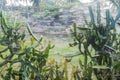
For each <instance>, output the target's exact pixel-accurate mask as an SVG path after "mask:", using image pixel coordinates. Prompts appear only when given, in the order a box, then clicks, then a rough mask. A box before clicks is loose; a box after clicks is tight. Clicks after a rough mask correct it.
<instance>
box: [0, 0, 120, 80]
mask: <svg viewBox="0 0 120 80" xmlns="http://www.w3.org/2000/svg"><path fill="white" fill-rule="evenodd" d="M31 1H32V2H33V5H32V6H26V7H21V8H20V7H14V6H11V7H8V8H5V7H6V6H4V5H3V4H2V6H1V8H2V9H3V10H2V11H1V12H0V24H1V26H0V31H1V32H0V79H1V80H119V79H120V45H119V44H120V34H119V33H118V32H117V28H116V27H119V24H120V23H119V18H120V8H119V4H118V2H117V1H116V0H111V3H110V4H112V5H113V8H114V9H115V11H116V13H117V14H116V15H113V14H112V13H111V10H112V9H105V10H104V13H103V12H102V11H103V10H102V9H101V4H100V3H99V2H95V4H96V5H94V6H96V8H95V7H94V6H89V7H88V9H87V11H88V12H89V14H88V15H86V14H82V15H81V16H82V17H83V23H82V24H79V23H77V22H75V21H73V22H70V23H71V24H65V23H64V24H62V25H60V24H58V22H59V23H62V22H60V21H62V20H63V18H65V17H61V15H62V16H63V12H64V11H66V10H68V9H70V10H71V8H73V7H72V6H76V5H77V7H78V5H80V4H81V3H79V2H78V0H64V1H59V0H56V1H55V2H54V1H49V0H45V1H43V0H31ZM59 2H61V3H62V4H61V3H60V4H59ZM76 2H77V3H76ZM4 3H6V2H4ZM66 3H67V4H66ZM81 5H82V4H81ZM15 9H17V10H18V11H19V9H21V10H23V11H24V10H25V13H20V14H22V17H24V19H25V20H24V21H23V19H22V17H20V16H21V15H19V12H18V13H17V14H16V15H14V14H13V15H10V11H14V10H15ZM64 9H65V10H64ZM74 9H75V7H74V8H73V9H72V10H74ZM9 10H10V11H9ZM30 10H31V11H32V10H33V12H29V11H30ZM15 11H16V10H15ZM27 11H28V13H26V12H27ZM77 12H78V11H77ZM41 13H42V15H39V14H41ZM66 13H67V15H68V13H69V12H67V11H66ZM66 13H65V14H66ZM73 13H75V12H73ZM31 15H32V17H33V18H31V17H30V16H31ZM67 15H65V16H67ZM103 15H105V16H104V17H103ZM81 16H80V17H81ZM19 17H20V18H19ZM69 17H70V16H69ZM74 17H75V16H74ZM77 17H78V16H77ZM36 18H37V21H39V20H40V21H41V20H45V22H46V21H47V20H49V21H51V20H52V21H51V23H50V24H48V25H49V26H52V27H53V28H51V27H47V31H51V30H52V29H54V30H55V29H56V27H57V26H58V25H59V27H60V26H64V28H58V29H61V30H60V31H62V30H64V29H66V28H67V29H66V30H67V31H68V33H69V34H68V35H70V36H68V35H67V34H63V32H61V34H62V37H60V36H59V37H58V36H57V37H56V38H53V35H56V34H57V35H59V33H57V32H59V30H57V29H56V31H55V33H54V34H52V36H50V35H46V33H45V31H46V29H45V26H44V27H42V26H40V27H42V31H43V32H40V35H41V34H43V35H44V36H47V38H45V37H44V36H42V35H41V37H40V36H39V34H37V35H36V33H35V32H34V31H37V29H39V27H37V29H36V30H32V28H33V29H34V27H36V26H38V25H37V24H38V23H35V22H34V20H36ZM49 18H50V19H49ZM72 18H73V17H72ZM72 18H71V19H72ZM30 19H34V20H32V21H33V22H32V21H30V22H29V20H30ZM65 19H66V18H65ZM67 19H68V18H67ZM73 20H74V19H73ZM56 21H57V22H56ZM63 22H64V21H63ZM31 23H32V24H31ZM47 23H48V22H47ZM56 23H57V24H56ZM71 25H72V26H71ZM31 26H33V27H31ZM68 26H71V27H68ZM48 34H49V33H48ZM48 38H50V39H51V41H50V40H49V39H48ZM68 44H69V45H68Z"/></svg>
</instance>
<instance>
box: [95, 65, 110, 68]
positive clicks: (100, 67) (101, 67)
mask: <svg viewBox="0 0 120 80" xmlns="http://www.w3.org/2000/svg"><path fill="white" fill-rule="evenodd" d="M93 68H95V69H109V67H107V66H104V65H103V66H102V65H100V66H99V65H98V66H93Z"/></svg>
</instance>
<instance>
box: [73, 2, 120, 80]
mask: <svg viewBox="0 0 120 80" xmlns="http://www.w3.org/2000/svg"><path fill="white" fill-rule="evenodd" d="M88 9H89V14H90V18H91V20H90V22H88V21H87V20H85V23H86V24H85V25H80V26H78V25H77V24H75V23H74V24H73V29H71V34H72V35H73V38H74V43H77V45H78V49H79V51H80V53H81V55H83V57H84V62H82V63H81V64H82V65H81V66H82V67H83V68H82V69H83V71H82V74H83V79H88V80H91V79H92V75H89V74H90V73H94V74H95V75H96V77H97V79H98V80H99V79H100V80H101V79H105V78H107V79H110V78H111V79H113V73H114V72H113V73H112V71H113V70H114V69H112V67H113V62H114V60H113V57H112V56H113V54H116V51H119V48H115V46H117V47H118V45H117V44H116V45H115V43H116V41H118V42H119V40H120V39H118V38H116V37H115V36H118V33H116V28H115V24H116V22H117V21H118V19H119V18H120V8H118V14H117V15H116V17H115V18H113V17H112V15H111V14H110V11H109V10H108V9H107V10H106V18H105V20H106V23H103V22H102V21H101V19H102V17H101V10H100V4H99V2H98V3H97V13H96V14H95V12H93V9H92V7H91V6H89V8H88ZM95 15H97V16H95ZM74 43H73V44H72V46H74ZM89 58H90V61H89V60H88V59H89ZM89 64H91V67H92V68H93V69H92V68H91V67H90V65H89ZM96 65H98V66H99V68H98V67H97V68H94V66H96ZM103 65H104V66H106V67H109V69H108V68H106V69H104V70H103V69H102V68H101V67H100V66H103ZM84 69H85V71H84ZM111 69H112V70H111ZM98 70H100V71H101V75H104V73H106V74H107V75H108V76H101V75H100V74H98ZM87 72H88V73H87Z"/></svg>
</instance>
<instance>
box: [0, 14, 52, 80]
mask: <svg viewBox="0 0 120 80" xmlns="http://www.w3.org/2000/svg"><path fill="white" fill-rule="evenodd" d="M0 20H1V22H0V24H1V28H2V32H1V34H2V35H1V36H0V46H1V47H2V48H1V50H0V60H1V61H0V78H1V79H3V80H4V79H5V80H11V79H14V80H18V79H19V80H25V79H27V80H29V79H39V80H45V79H44V78H45V77H44V75H43V74H44V73H45V71H44V70H45V69H44V67H45V65H46V61H47V58H48V54H49V50H50V49H51V48H53V46H51V42H49V41H48V42H47V41H46V43H47V44H46V45H45V44H44V45H43V42H45V41H43V40H44V39H43V37H41V38H40V39H37V38H36V36H35V35H34V34H33V33H32V30H31V29H30V26H29V24H27V30H28V33H29V34H30V36H31V45H26V44H27V41H26V40H28V39H25V37H26V34H25V31H23V33H21V31H20V28H21V26H25V24H23V23H21V22H17V21H16V20H15V21H14V22H12V21H11V22H10V21H9V20H10V19H7V18H6V17H5V15H3V13H2V12H1V13H0ZM5 66H7V67H5ZM15 67H16V68H15ZM3 71H4V73H3Z"/></svg>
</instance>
